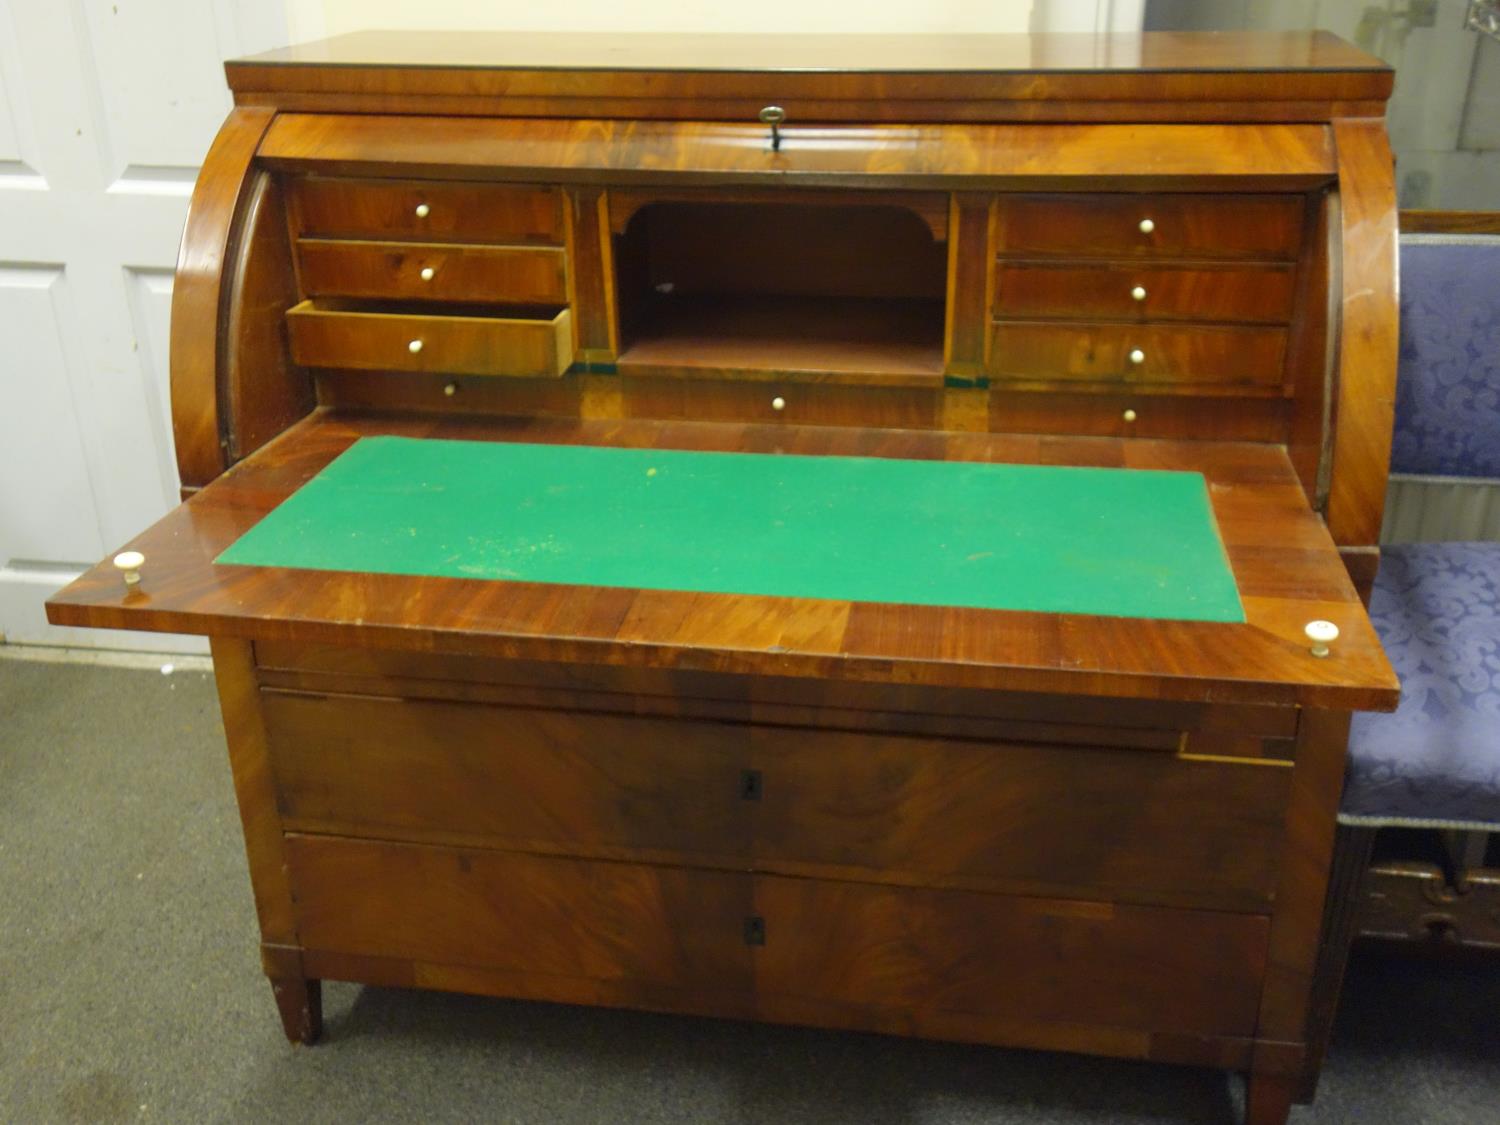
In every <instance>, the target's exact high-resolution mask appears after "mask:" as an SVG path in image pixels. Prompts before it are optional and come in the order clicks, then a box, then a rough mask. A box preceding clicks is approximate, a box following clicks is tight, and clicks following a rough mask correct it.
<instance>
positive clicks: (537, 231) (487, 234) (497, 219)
mask: <svg viewBox="0 0 1500 1125" xmlns="http://www.w3.org/2000/svg"><path fill="white" fill-rule="evenodd" d="M288 190H289V195H290V202H291V214H292V230H293V233H294V234H295V235H297V236H299V237H300V236H305V235H311V236H314V237H334V238H376V239H389V238H415V239H428V240H431V241H434V242H438V241H454V242H501V243H531V244H540V245H547V246H561V245H562V243H563V232H564V227H563V208H562V193H561V192H560V191H558V190H557V189H556V188H545V187H530V186H512V185H506V184H465V183H441V182H433V181H427V180H345V179H332V178H325V177H321V176H308V177H305V178H300V179H294V180H292V181H290V183H289V185H288Z"/></svg>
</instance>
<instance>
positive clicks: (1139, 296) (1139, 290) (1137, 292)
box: [1130, 285, 1146, 301]
mask: <svg viewBox="0 0 1500 1125" xmlns="http://www.w3.org/2000/svg"><path fill="white" fill-rule="evenodd" d="M1130 295H1131V297H1133V298H1134V299H1135V300H1137V301H1144V300H1145V299H1146V287H1145V286H1144V285H1137V286H1136V287H1135V288H1134V289H1132V290H1131V291H1130Z"/></svg>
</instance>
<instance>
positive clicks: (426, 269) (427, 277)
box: [422, 266, 437, 281]
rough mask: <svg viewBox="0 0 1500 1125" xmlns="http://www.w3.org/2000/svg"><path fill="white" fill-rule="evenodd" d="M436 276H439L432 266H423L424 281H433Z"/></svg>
mask: <svg viewBox="0 0 1500 1125" xmlns="http://www.w3.org/2000/svg"><path fill="white" fill-rule="evenodd" d="M436 274H437V270H435V269H433V268H432V267H431V266H423V267H422V280H423V281H431V280H432V279H433V277H434V276H435V275H436Z"/></svg>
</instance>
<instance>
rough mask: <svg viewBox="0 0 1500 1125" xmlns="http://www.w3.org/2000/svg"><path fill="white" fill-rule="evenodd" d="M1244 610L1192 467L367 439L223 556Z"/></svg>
mask: <svg viewBox="0 0 1500 1125" xmlns="http://www.w3.org/2000/svg"><path fill="white" fill-rule="evenodd" d="M217 561H218V562H220V563H226V564H234V565H248V566H276V567H300V568H306V569H312V570H345V571H368V572H376V573H383V574H414V575H432V576H441V577H450V578H492V579H509V580H519V581H527V582H549V583H567V584H575V585H589V586H623V587H636V588H643V589H652V590H693V591H704V592H712V593H733V594H767V595H779V596H791V597H806V598H833V599H849V600H853V601H875V602H899V603H907V604H912V605H948V606H975V607H981V608H987V609H1010V610H1033V611H1039V612H1046V613H1088V614H1103V615H1108V616H1114V617H1147V618H1176V619H1182V620H1192V621H1243V620H1244V613H1243V611H1242V609H1241V607H1240V601H1239V594H1238V591H1237V589H1236V587H1235V582H1234V577H1233V575H1232V574H1231V572H1230V570H1229V564H1228V560H1227V558H1226V557H1225V554H1224V548H1223V545H1222V544H1221V543H1220V541H1219V535H1218V529H1217V526H1216V525H1215V523H1214V518H1213V512H1212V509H1211V508H1210V506H1209V501H1208V493H1207V489H1206V486H1205V483H1204V480H1203V477H1202V476H1201V475H1199V474H1197V473H1182V472H1162V471H1155V470H1143V469H1090V468H1066V467H1053V466H1041V465H997V464H983V463H979V462H967V461H903V460H891V459H884V458H875V457H806V456H795V455H789V454H758V453H697V452H682V451H673V450H656V449H618V448H612V447H599V446H577V445H537V444H524V443H513V442H483V441H476V442H470V441H443V440H429V439H417V438H401V437H373V438H364V439H362V440H360V441H358V442H356V443H355V444H354V445H352V446H350V448H349V449H348V450H346V451H345V452H344V453H343V454H342V455H340V456H339V457H338V458H336V459H335V460H334V461H333V462H331V463H330V464H329V465H328V466H327V467H326V468H324V469H323V471H322V472H320V473H319V474H318V475H317V476H316V477H314V478H313V479H312V480H310V481H309V482H308V483H307V484H306V485H304V486H303V487H302V488H301V489H299V490H298V491H297V492H296V493H295V494H293V495H292V496H291V497H289V498H288V499H287V500H286V501H285V502H284V503H283V504H281V505H280V506H279V507H278V508H276V509H275V510H274V511H273V512H271V513H270V514H269V515H268V516H266V518H265V519H263V520H262V521H261V522H260V523H259V524H257V525H256V526H255V527H253V528H251V529H250V530H249V531H248V532H246V533H245V535H243V536H242V537H241V538H240V539H239V541H238V542H236V543H235V544H234V545H233V546H231V547H230V548H229V549H228V550H227V551H225V552H224V553H223V554H222V555H221V556H220V557H219V559H218V560H217Z"/></svg>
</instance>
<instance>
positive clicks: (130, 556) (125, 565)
mask: <svg viewBox="0 0 1500 1125" xmlns="http://www.w3.org/2000/svg"><path fill="white" fill-rule="evenodd" d="M145 562H146V556H145V555H143V554H141V553H140V552H139V551H121V552H120V553H119V554H118V555H116V556H115V569H116V570H118V571H119V572H120V574H121V575H122V576H123V577H124V579H125V585H127V586H135V585H137V584H139V582H140V580H141V567H142V566H143V565H145Z"/></svg>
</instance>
